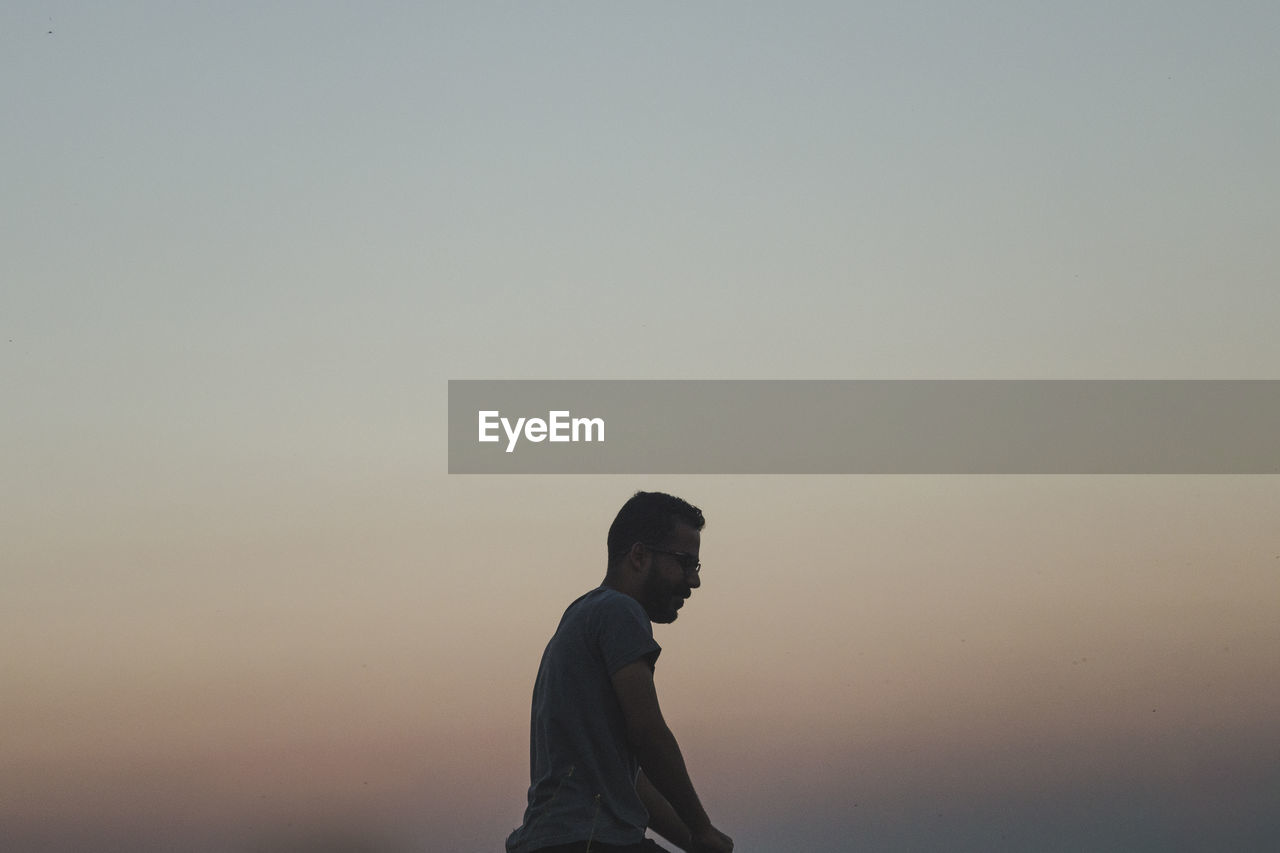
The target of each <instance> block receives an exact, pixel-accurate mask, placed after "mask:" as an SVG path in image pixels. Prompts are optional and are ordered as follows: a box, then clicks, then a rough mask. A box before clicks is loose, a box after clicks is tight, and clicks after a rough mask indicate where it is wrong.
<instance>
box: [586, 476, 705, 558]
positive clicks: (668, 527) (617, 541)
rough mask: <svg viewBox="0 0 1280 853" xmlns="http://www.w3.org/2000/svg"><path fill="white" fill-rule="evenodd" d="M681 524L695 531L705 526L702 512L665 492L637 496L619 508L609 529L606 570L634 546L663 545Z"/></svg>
mask: <svg viewBox="0 0 1280 853" xmlns="http://www.w3.org/2000/svg"><path fill="white" fill-rule="evenodd" d="M679 522H683V523H685V524H687V525H689V526H690V527H692V528H693V529H694V530H701V529H702V526H703V525H704V524H706V523H707V522H706V519H704V518H703V517H702V510H700V509H698V508H697V507H696V506H694V505H693V504H691V503H689V502H688V501H686V500H682V499H681V498H678V497H676V496H675V495H668V494H666V493H665V492H636V493H635V494H634V495H632V496H631V499H630V500H628V501H627V502H626V503H624V504H623V505H622V509H620V510H618V514H617V515H616V516H615V517H614V519H613V524H611V525H609V539H608V546H609V566H610V567H612V566H613V564H614V563H616V562H617V561H618V558H620V557H621V556H622V555H624V554H626V553H627V551H628V550H629V549H630V548H631V546H632V545H634V544H635V543H637V542H645V543H648V544H651V545H660V544H662V543H663V542H664V541H665V540H666V538H667V537H668V536H670V535H671V534H672V533H674V532H675V529H676V524H677V523H679Z"/></svg>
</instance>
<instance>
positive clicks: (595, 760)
mask: <svg viewBox="0 0 1280 853" xmlns="http://www.w3.org/2000/svg"><path fill="white" fill-rule="evenodd" d="M661 651H662V647H661V646H659V645H658V644H657V642H656V641H654V639H653V626H652V625H651V624H650V622H649V617H648V615H647V614H646V613H645V611H644V608H643V607H642V606H641V605H640V602H638V601H636V600H635V599H634V598H632V597H631V596H629V595H626V594H625V593H621V592H618V591H617V590H615V589H610V588H608V587H603V586H602V587H597V588H596V589H593V590H591V591H590V592H588V593H587V594H586V595H583V596H582V597H581V598H579V599H578V600H577V601H575V602H573V604H570V605H569V607H568V609H566V610H565V612H564V616H562V617H561V619H560V626H559V627H558V628H557V629H556V633H555V636H553V637H552V638H551V641H550V642H549V643H547V648H546V651H544V652H543V653H542V663H541V665H540V666H539V667H538V678H537V680H536V681H535V682H534V686H533V711H532V714H531V715H530V718H531V719H530V726H529V731H530V734H529V766H530V773H529V778H530V782H531V784H530V786H529V805H528V808H527V809H525V813H524V824H523V825H522V826H521V827H520V828H519V829H516V830H515V831H514V832H512V833H511V835H510V836H508V837H507V850H508V851H509V853H531V851H534V850H537V849H538V848H540V847H551V846H554V845H557V844H570V843H572V842H575V841H585V840H587V839H588V838H593V839H595V840H596V841H598V842H601V843H603V844H618V845H626V844H638V843H639V842H640V841H642V840H643V839H644V832H645V827H646V826H647V825H648V823H649V813H648V812H647V811H646V810H645V807H644V804H643V803H641V802H640V797H639V796H638V795H637V794H636V776H637V775H638V773H639V769H640V765H639V763H638V762H637V761H636V758H635V756H634V755H633V754H632V752H631V748H630V747H629V746H628V745H627V737H626V723H625V721H624V719H623V717H622V708H621V706H619V704H618V698H617V696H616V695H615V694H614V692H613V682H612V681H611V680H610V678H611V676H612V675H613V674H614V673H615V672H617V671H618V670H620V669H622V668H623V667H624V666H626V665H627V664H630V663H634V662H635V661H638V660H642V659H643V660H647V661H648V662H649V665H650V666H653V663H654V661H656V660H657V659H658V654H659V653H660V652H661Z"/></svg>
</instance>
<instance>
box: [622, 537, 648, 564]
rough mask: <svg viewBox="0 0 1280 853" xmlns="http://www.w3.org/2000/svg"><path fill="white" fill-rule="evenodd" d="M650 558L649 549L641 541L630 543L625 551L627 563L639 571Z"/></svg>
mask: <svg viewBox="0 0 1280 853" xmlns="http://www.w3.org/2000/svg"><path fill="white" fill-rule="evenodd" d="M649 560H650V555H649V549H648V548H646V547H644V543H642V542H633V543H631V549H630V550H629V551H627V565H628V566H631V567H632V568H634V569H636V570H637V571H640V570H642V569H644V567H645V566H646V565H647V564H648V562H649Z"/></svg>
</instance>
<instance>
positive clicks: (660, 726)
mask: <svg viewBox="0 0 1280 853" xmlns="http://www.w3.org/2000/svg"><path fill="white" fill-rule="evenodd" d="M613 690H614V693H616V694H617V696H618V703H619V704H620V705H621V706H622V715H623V718H624V719H625V720H626V724H627V740H628V741H629V742H630V744H631V748H632V749H633V750H635V753H636V758H637V759H638V760H639V761H640V767H641V769H642V770H643V771H644V774H645V776H647V777H648V781H650V782H652V783H653V787H654V788H656V789H657V791H658V792H659V793H661V794H662V796H663V797H664V798H665V799H666V801H667V802H668V803H669V804H670V806H671V808H672V810H673V811H674V812H675V814H676V816H677V817H679V819H680V821H681V822H682V823H683V824H684V826H685V828H686V829H688V831H689V837H690V846H689V847H688V848H687V849H690V850H709V851H719V850H724V851H729V850H732V849H733V841H732V840H730V838H729V836H727V835H725V834H724V833H722V832H720V831H719V830H718V829H716V828H715V827H714V826H712V825H711V819H710V818H708V817H707V812H706V810H704V809H703V808H702V802H701V801H700V800H699V799H698V794H697V792H696V791H694V789H693V782H691V781H690V779H689V771H688V770H687V769H686V768H685V764H684V756H683V755H682V754H681V753H680V745H679V744H678V743H676V737H675V735H674V734H672V733H671V729H670V728H668V727H667V722H666V720H664V719H663V717H662V709H661V708H660V707H659V706H658V691H657V689H656V688H655V687H654V685H653V670H652V669H650V667H649V664H648V662H647V661H644V660H639V661H636V662H635V663H631V664H628V665H627V666H624V667H623V668H622V669H620V670H618V671H617V672H616V673H614V675H613ZM654 829H655V830H656V831H658V832H662V830H661V829H659V828H658V827H656V826H655V827H654ZM673 831H678V830H673ZM663 834H664V835H665V833H663ZM671 840H672V841H678V840H679V839H671Z"/></svg>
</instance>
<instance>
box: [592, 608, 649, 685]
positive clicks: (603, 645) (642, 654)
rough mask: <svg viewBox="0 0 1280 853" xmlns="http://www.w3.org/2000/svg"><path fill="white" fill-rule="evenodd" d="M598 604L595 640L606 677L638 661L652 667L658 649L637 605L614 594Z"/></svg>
mask: <svg viewBox="0 0 1280 853" xmlns="http://www.w3.org/2000/svg"><path fill="white" fill-rule="evenodd" d="M602 605H603V606H602V607H600V609H599V611H598V613H597V615H598V617H599V620H600V622H599V625H598V630H597V637H598V642H599V645H600V653H601V655H603V657H604V663H605V668H606V669H607V670H608V672H609V675H610V676H612V675H613V674H614V673H615V672H617V671H618V670H620V669H622V668H623V667H624V666H626V665H627V664H630V663H634V662H636V661H638V660H640V659H642V658H645V659H647V660H648V661H649V666H653V664H654V663H655V662H656V661H657V660H658V654H659V653H661V651H662V647H661V646H659V645H658V642H657V640H655V639H653V625H652V624H651V623H650V622H649V617H648V616H646V615H645V612H644V608H643V607H641V606H640V602H638V601H636V600H635V599H634V598H632V597H630V596H629V595H618V596H615V597H610V598H609V599H608V600H606V601H604V602H602Z"/></svg>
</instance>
